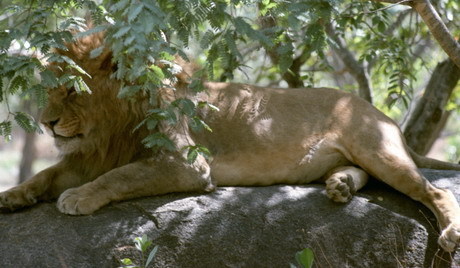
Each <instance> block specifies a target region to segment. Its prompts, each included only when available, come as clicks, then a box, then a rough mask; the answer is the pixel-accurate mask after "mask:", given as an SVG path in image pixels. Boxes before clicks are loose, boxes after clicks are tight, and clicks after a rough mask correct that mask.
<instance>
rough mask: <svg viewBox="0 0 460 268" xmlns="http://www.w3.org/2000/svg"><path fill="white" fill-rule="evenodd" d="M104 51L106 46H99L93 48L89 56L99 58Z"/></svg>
mask: <svg viewBox="0 0 460 268" xmlns="http://www.w3.org/2000/svg"><path fill="white" fill-rule="evenodd" d="M103 51H104V46H100V47H98V48H95V49H93V50H91V52H90V53H89V57H90V58H91V59H94V58H97V57H99V56H100V55H101V54H102V52H103Z"/></svg>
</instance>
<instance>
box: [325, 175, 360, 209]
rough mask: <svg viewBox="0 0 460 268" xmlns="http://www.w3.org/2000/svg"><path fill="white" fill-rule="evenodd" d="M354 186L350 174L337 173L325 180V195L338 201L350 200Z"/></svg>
mask: <svg viewBox="0 0 460 268" xmlns="http://www.w3.org/2000/svg"><path fill="white" fill-rule="evenodd" d="M354 192H355V186H354V183H353V178H352V177H351V175H350V174H345V173H337V174H334V175H332V176H331V177H329V178H328V179H327V180H326V193H327V196H328V197H329V198H330V199H331V200H333V201H335V202H340V203H346V202H348V201H350V200H351V198H352V197H353V193H354Z"/></svg>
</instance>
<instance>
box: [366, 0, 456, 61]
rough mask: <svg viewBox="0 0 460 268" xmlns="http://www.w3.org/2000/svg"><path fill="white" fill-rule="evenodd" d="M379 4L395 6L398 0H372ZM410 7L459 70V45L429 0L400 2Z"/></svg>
mask: <svg viewBox="0 0 460 268" xmlns="http://www.w3.org/2000/svg"><path fill="white" fill-rule="evenodd" d="M373 1H375V2H381V3H391V4H397V3H400V2H401V1H398V0H373ZM401 4H406V5H409V6H411V7H412V8H413V9H414V10H415V11H417V13H418V14H419V15H420V17H422V19H423V21H425V23H426V25H427V26H428V28H429V29H430V32H431V34H432V35H433V36H434V38H435V39H436V40H437V41H438V43H439V45H440V46H441V48H442V49H443V50H444V52H446V54H447V55H448V56H449V58H450V59H451V60H452V61H453V62H454V63H455V65H457V66H458V67H459V68H460V44H459V43H458V42H457V41H455V39H454V37H453V36H452V34H451V33H450V32H449V29H448V28H447V26H446V25H445V24H444V22H443V21H442V19H441V17H440V16H439V14H438V12H437V11H436V10H435V9H434V7H433V5H432V4H431V2H430V1H429V0H412V1H411V2H401Z"/></svg>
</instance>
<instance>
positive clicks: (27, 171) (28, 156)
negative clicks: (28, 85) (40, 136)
mask: <svg viewBox="0 0 460 268" xmlns="http://www.w3.org/2000/svg"><path fill="white" fill-rule="evenodd" d="M23 110H24V111H25V112H26V113H28V114H31V115H34V116H36V115H37V113H38V112H37V109H35V108H33V107H32V104H31V102H30V101H25V102H23ZM35 138H36V133H35V132H31V133H28V132H25V136H24V145H23V147H22V158H21V163H20V164H19V176H18V180H19V183H22V182H24V181H25V180H27V179H28V178H30V177H31V176H32V167H33V164H34V161H35V158H36V156H37V150H36V148H35Z"/></svg>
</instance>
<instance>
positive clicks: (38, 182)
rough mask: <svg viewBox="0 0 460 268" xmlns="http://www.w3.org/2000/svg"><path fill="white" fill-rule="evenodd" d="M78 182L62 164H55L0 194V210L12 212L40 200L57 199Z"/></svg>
mask: <svg viewBox="0 0 460 268" xmlns="http://www.w3.org/2000/svg"><path fill="white" fill-rule="evenodd" d="M78 181H79V179H78V178H77V177H76V175H74V174H73V173H72V172H70V171H69V170H68V169H66V168H64V167H63V166H62V164H57V165H55V166H52V167H50V168H47V169H45V170H43V171H41V172H39V173H38V174H36V175H35V176H33V177H32V178H30V179H28V180H26V181H25V182H23V183H21V184H20V185H18V186H16V187H13V188H11V189H10V190H8V191H5V192H2V193H0V208H1V209H7V210H11V211H12V210H15V209H18V208H22V207H27V206H31V205H33V204H35V203H37V201H40V200H50V199H54V198H57V197H58V196H59V194H60V193H62V192H63V191H64V190H66V189H68V188H70V187H74V186H75V185H76V184H78Z"/></svg>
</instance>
